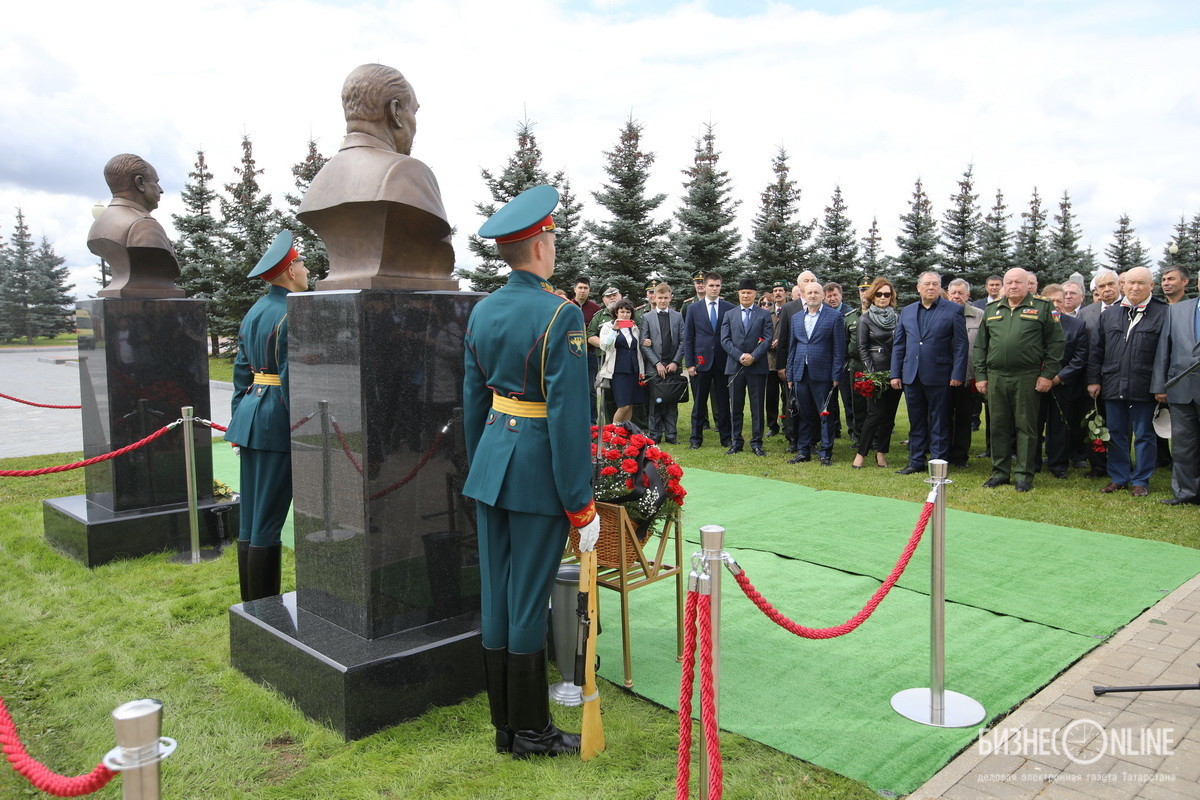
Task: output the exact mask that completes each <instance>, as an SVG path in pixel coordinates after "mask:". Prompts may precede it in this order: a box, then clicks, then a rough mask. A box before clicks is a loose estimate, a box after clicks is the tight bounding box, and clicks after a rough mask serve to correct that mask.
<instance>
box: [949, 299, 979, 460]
mask: <svg viewBox="0 0 1200 800" xmlns="http://www.w3.org/2000/svg"><path fill="white" fill-rule="evenodd" d="M946 295H947V297H948V298H949V299H950V300H951V302H954V303H958V304H959V305H960V306H962V307H963V317H964V318H965V322H966V326H967V382H966V383H964V384H963V385H962V386H955V387H953V388H951V389H950V452H949V458H948V459H947V460H948V461H949V462H950V463H951V464H953V465H954V466H956V467H965V466H966V465H967V459H969V458H970V457H971V420H972V418H973V417H974V416H975V415H976V413H977V412H976V406H975V399H976V398H977V397H978V396H979V395H978V393H977V392H974V391H972V388H971V384H972V383H973V382H974V381H975V368H974V365H973V364H972V363H971V352H972V351H973V350H974V348H975V339H976V337H977V336H978V335H979V326H980V324H981V323H982V322H983V311H981V310H980V309H978V308H976V307H975V306H974V305H971V304H970V303H968V302H967V301H968V300H970V299H971V284H969V283H967V282H966V281H965V280H963V279H962V278H955V279H954V280H952V281H950V285H949V286H947V287H946Z"/></svg>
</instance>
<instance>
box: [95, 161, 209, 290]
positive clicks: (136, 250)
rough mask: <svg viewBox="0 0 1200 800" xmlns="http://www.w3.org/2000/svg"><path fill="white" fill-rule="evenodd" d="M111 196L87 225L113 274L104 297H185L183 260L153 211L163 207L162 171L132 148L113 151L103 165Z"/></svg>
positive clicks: (96, 247) (96, 251)
mask: <svg viewBox="0 0 1200 800" xmlns="http://www.w3.org/2000/svg"><path fill="white" fill-rule="evenodd" d="M104 180H105V182H106V183H108V188H109V190H110V191H111V192H112V195H113V199H112V202H110V203H109V204H108V208H106V209H104V211H103V213H101V214H100V216H99V218H98V219H97V220H96V221H95V222H94V223H92V228H91V230H90V231H88V241H87V246H88V250H91V251H92V252H93V253H95V254H96V255H98V256H100V257H101V258H103V259H104V260H105V261H107V262H108V264H109V267H110V268H111V270H112V280H111V281H110V282H109V284H108V286H107V287H105V288H103V289H101V290H100V291H99V292H98V294H99V296H100V297H132V298H142V299H144V298H163V297H184V296H185V295H186V293H185V292H184V291H183V290H182V289H180V288H179V287H178V286H176V285H175V279H176V278H178V277H179V261H178V260H177V259H176V258H175V248H174V247H173V246H172V245H171V240H170V239H168V238H167V232H166V231H164V230H163V227H162V225H159V224H158V220H156V219H154V218H153V217H151V216H150V212H151V211H153V210H154V209H156V208H158V201H159V198H161V197H162V187H160V186H159V185H158V172H157V171H156V170H155V169H154V167H152V166H150V164H148V163H146V161H145V160H144V159H142V158H140V157H138V156H135V155H133V154H132V153H122V154H121V155H118V156H113V157H112V158H110V159H109V160H108V163H107V164H105V165H104Z"/></svg>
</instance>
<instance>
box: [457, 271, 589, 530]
mask: <svg viewBox="0 0 1200 800" xmlns="http://www.w3.org/2000/svg"><path fill="white" fill-rule="evenodd" d="M556 315H557V316H556ZM543 344H544V345H545V347H544V348H543ZM543 353H544V361H543ZM586 353H587V348H586V343H585V339H584V330H583V314H582V313H581V312H580V310H579V307H578V306H576V305H575V304H574V303H571V302H569V301H566V300H563V299H562V298H560V297H558V296H557V295H555V294H553V293H552V292H549V291H546V290H545V289H543V288H542V282H541V281H540V280H539V279H538V277H537V276H536V275H534V274H533V273H531V272H528V271H526V270H519V269H514V270H513V271H512V272H511V273H509V276H508V283H507V284H505V285H504V286H503V287H501V288H500V289H497V290H496V291H494V292H492V293H491V294H490V295H488V296H487V297H485V298H484V299H483V300H481V301H479V303H478V304H477V305H476V306H475V308H474V309H473V310H472V311H471V317H470V319H469V320H468V322H467V334H466V341H465V353H464V362H465V363H464V366H465V370H466V371H465V374H464V377H463V428H464V435H465V438H466V445H467V462H468V464H469V466H470V472H469V473H468V475H467V481H466V483H465V484H464V486H463V494H464V495H465V496H467V497H472V498H474V499H476V500H478V501H479V502H481V503H487V504H488V505H491V506H495V507H497V508H504V509H508V510H509V511H522V512H525V513H530V514H544V515H547V516H551V515H557V514H563V513H566V514H567V516H568V517H569V518H570V519H571V522H572V524H574V525H576V526H579V525H582V524H585V523H587V522H589V521H590V520H591V517H592V516H593V514H592V509H593V503H592V487H591V477H592V464H591V440H590V435H589V426H588V394H589V391H588V370H587V356H586ZM543 389H544V392H543ZM493 394H495V395H499V396H501V397H506V398H512V399H516V400H524V401H533V402H545V403H546V416H545V417H543V418H540V419H539V418H530V417H521V416H512V415H510V414H506V413H501V412H500V411H497V410H495V409H493V408H492V396H493Z"/></svg>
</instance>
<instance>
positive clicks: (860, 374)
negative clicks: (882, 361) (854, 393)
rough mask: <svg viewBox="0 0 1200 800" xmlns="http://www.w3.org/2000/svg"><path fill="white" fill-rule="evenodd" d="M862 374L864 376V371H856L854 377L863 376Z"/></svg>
mask: <svg viewBox="0 0 1200 800" xmlns="http://www.w3.org/2000/svg"><path fill="white" fill-rule="evenodd" d="M862 376H863V373H861V372H856V373H854V377H856V378H861V377H862Z"/></svg>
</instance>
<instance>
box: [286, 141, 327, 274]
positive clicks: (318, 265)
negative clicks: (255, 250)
mask: <svg viewBox="0 0 1200 800" xmlns="http://www.w3.org/2000/svg"><path fill="white" fill-rule="evenodd" d="M327 161H329V159H328V158H326V157H325V156H323V155H321V151H320V150H318V149H317V140H316V139H309V140H308V153H307V154H306V155H305V156H304V160H303V161H300V162H297V163H296V164H293V165H292V177H293V178H295V179H296V190H297V191H296V194H287V195H285V197H286V198H287V204H288V213H287V216H286V217H285V221H284V224H285V225H286V226H287V228H288V230H290V231H291V232H292V233H293V234H294V235H295V237H296V250H297V252H299V253H300V255H301V256H303V257H304V266H305V268H306V269H307V270H308V272H309V276H310V280H318V281H319V280H324V279H325V277H326V276H328V275H329V253H328V252H327V251H326V250H325V243H324V242H323V241H321V237H320V236H317V234H316V231H314V230H313V229H312V228H310V227H308V226H307V225H305V224H304V223H303V222H301V221H300V220H299V219H297V218H296V212H297V211H299V210H300V201H302V200H303V199H304V195H306V194H307V193H308V187H309V186H311V185H312V182H313V178H315V177H317V173H318V172H320V171H321V167H323V166H325V162H327Z"/></svg>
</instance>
